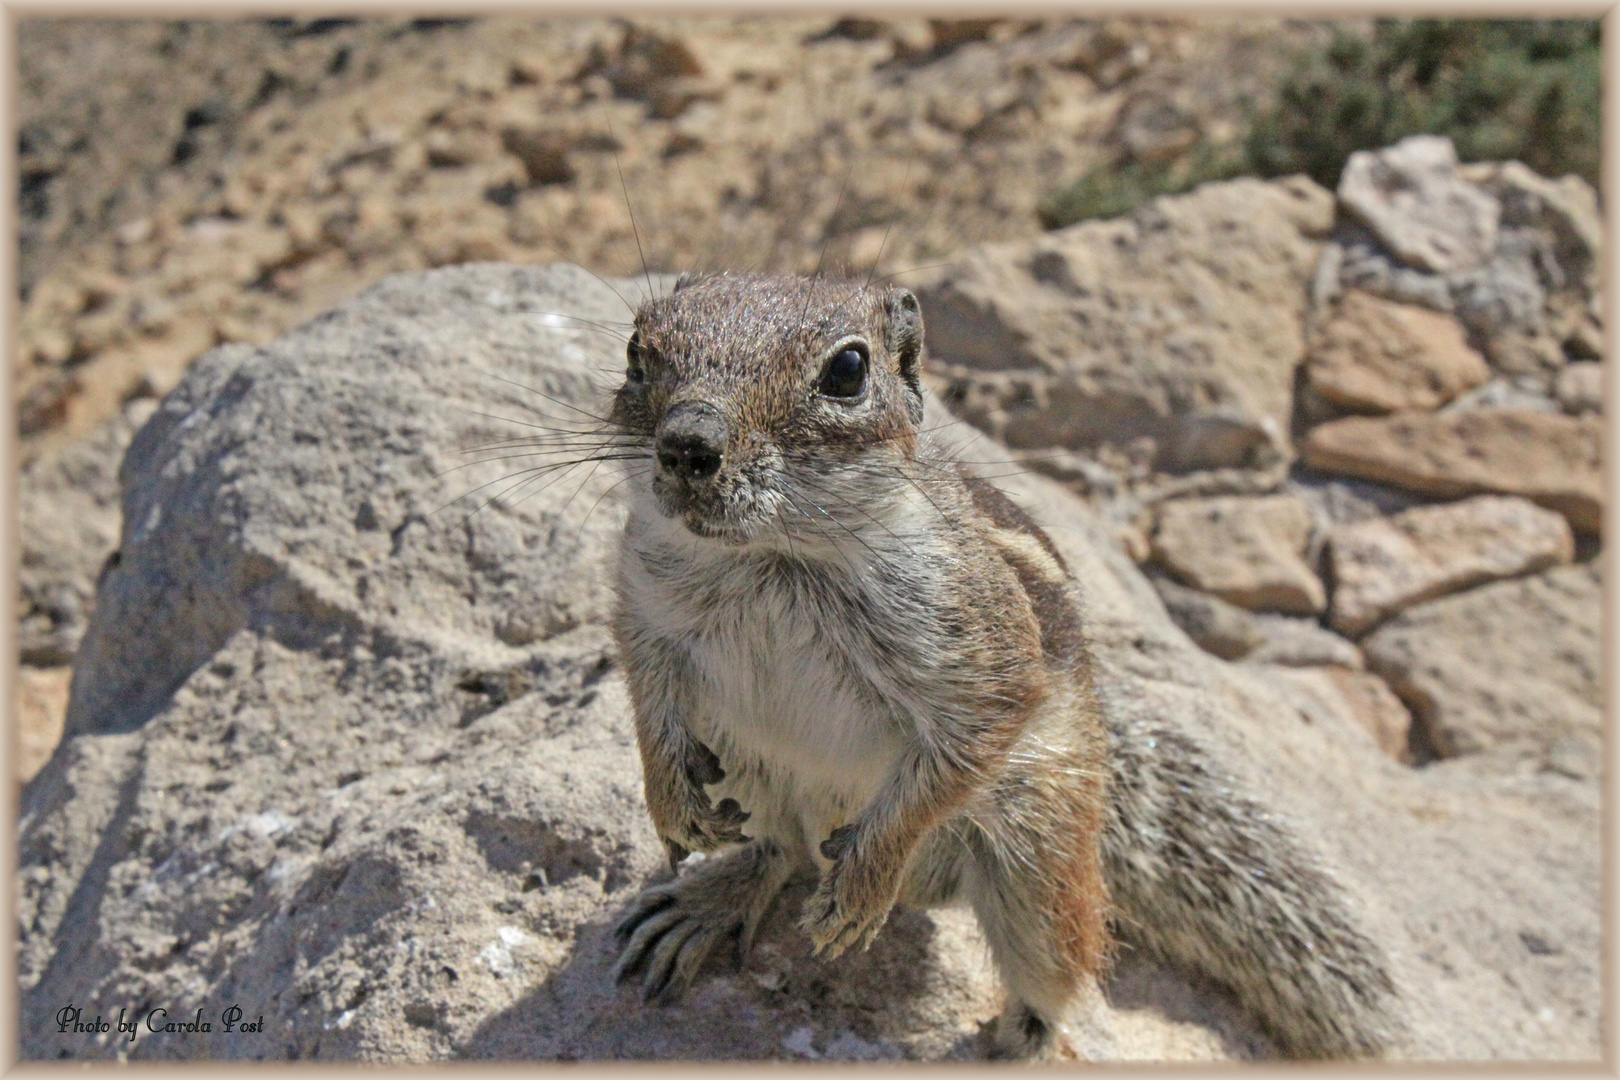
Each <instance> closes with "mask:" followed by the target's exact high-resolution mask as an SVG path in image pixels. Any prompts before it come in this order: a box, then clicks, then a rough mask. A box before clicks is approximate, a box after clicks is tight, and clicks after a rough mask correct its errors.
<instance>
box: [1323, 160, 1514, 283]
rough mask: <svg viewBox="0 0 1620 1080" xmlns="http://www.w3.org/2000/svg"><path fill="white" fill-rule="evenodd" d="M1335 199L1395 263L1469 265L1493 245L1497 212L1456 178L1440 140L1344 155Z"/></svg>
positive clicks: (1447, 269)
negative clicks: (1367, 231) (1359, 221)
mask: <svg viewBox="0 0 1620 1080" xmlns="http://www.w3.org/2000/svg"><path fill="white" fill-rule="evenodd" d="M1338 195H1339V202H1340V203H1341V204H1342V205H1343V206H1344V208H1345V209H1346V210H1348V211H1349V212H1350V213H1351V214H1353V215H1354V216H1355V217H1357V218H1358V219H1360V220H1361V221H1362V222H1364V223H1365V224H1366V225H1367V227H1368V228H1370V229H1372V230H1373V232H1375V233H1377V234H1378V239H1379V240H1380V241H1381V242H1382V243H1383V244H1384V246H1385V247H1387V248H1388V249H1389V250H1390V251H1391V252H1392V253H1394V254H1395V256H1396V257H1397V258H1399V259H1400V260H1401V261H1402V262H1405V263H1407V264H1408V265H1411V266H1415V267H1418V268H1419V269H1421V270H1428V271H1432V272H1434V273H1437V274H1449V273H1451V272H1453V271H1456V270H1463V269H1467V268H1468V267H1471V266H1477V265H1479V264H1480V263H1482V262H1484V261H1485V260H1486V259H1487V258H1488V257H1489V256H1490V254H1491V252H1492V251H1493V250H1494V249H1495V247H1496V229H1497V223H1498V221H1499V219H1500V217H1501V207H1500V206H1499V205H1498V203H1497V201H1496V200H1495V199H1493V198H1492V197H1491V196H1490V195H1488V194H1486V193H1485V192H1483V191H1481V190H1480V189H1479V188H1477V187H1475V186H1474V185H1472V184H1470V183H1468V182H1467V181H1465V180H1463V179H1462V178H1461V177H1459V176H1458V175H1457V152H1456V150H1455V149H1453V147H1452V145H1451V140H1450V139H1447V138H1444V137H1441V136H1436V135H1413V136H1410V137H1409V138H1405V139H1402V140H1401V141H1400V142H1398V143H1396V144H1395V145H1394V146H1391V147H1388V148H1386V149H1383V150H1358V151H1357V152H1355V153H1353V154H1351V155H1350V159H1349V161H1347V162H1346V163H1345V166H1344V172H1343V173H1342V174H1341V176H1340V178H1339V191H1338Z"/></svg>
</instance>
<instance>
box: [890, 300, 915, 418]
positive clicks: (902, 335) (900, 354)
mask: <svg viewBox="0 0 1620 1080" xmlns="http://www.w3.org/2000/svg"><path fill="white" fill-rule="evenodd" d="M883 307H884V312H885V313H886V314H887V315H888V323H887V325H886V326H885V328H884V333H885V336H886V337H887V343H888V346H889V352H890V353H892V354H893V355H894V356H895V357H897V358H898V359H899V361H900V377H901V378H902V379H904V380H905V383H906V389H907V390H909V391H910V392H911V393H910V397H911V417H912V421H913V422H915V423H921V422H922V412H923V399H922V344H923V319H922V305H921V304H919V303H917V297H916V294H915V293H913V292H912V291H911V290H910V289H903V288H901V287H900V286H898V285H896V286H895V287H894V288H892V289H890V290H889V295H888V296H886V297H884V300H883Z"/></svg>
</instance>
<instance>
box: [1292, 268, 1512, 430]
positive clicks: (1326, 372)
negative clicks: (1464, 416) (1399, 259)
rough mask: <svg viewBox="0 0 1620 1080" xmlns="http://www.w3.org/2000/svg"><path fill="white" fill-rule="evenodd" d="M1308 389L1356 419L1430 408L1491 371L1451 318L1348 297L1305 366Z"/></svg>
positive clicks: (1359, 294)
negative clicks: (1367, 414) (1357, 415)
mask: <svg viewBox="0 0 1620 1080" xmlns="http://www.w3.org/2000/svg"><path fill="white" fill-rule="evenodd" d="M1306 372H1307V375H1308V377H1309V379H1310V384H1311V388H1312V389H1314V390H1315V391H1316V392H1317V393H1319V394H1321V395H1322V396H1323V397H1324V398H1326V399H1327V400H1328V401H1330V402H1332V403H1333V404H1335V405H1337V406H1339V407H1340V408H1342V409H1346V410H1349V411H1352V412H1370V413H1389V412H1396V411H1398V410H1401V409H1433V408H1436V407H1438V406H1440V405H1444V404H1445V403H1446V402H1448V401H1450V400H1451V399H1452V398H1454V397H1456V396H1457V395H1458V394H1460V393H1462V392H1463V391H1465V390H1469V389H1471V388H1473V387H1475V386H1479V385H1480V384H1482V383H1484V382H1486V381H1487V380H1488V379H1489V378H1490V377H1491V372H1490V369H1489V368H1488V367H1486V365H1485V361H1484V359H1483V358H1482V357H1481V356H1480V355H1479V354H1478V353H1477V352H1475V351H1474V350H1473V349H1471V348H1469V347H1468V340H1467V337H1466V335H1465V334H1464V332H1463V328H1462V326H1461V325H1459V324H1458V322H1457V321H1456V320H1455V319H1453V318H1451V317H1450V316H1449V315H1442V314H1440V313H1439V312H1436V311H1430V310H1427V309H1425V308H1421V307H1416V306H1414V305H1411V304H1396V303H1392V302H1390V301H1388V300H1381V299H1379V298H1377V297H1375V296H1372V295H1370V294H1368V293H1365V292H1361V291H1359V290H1353V291H1351V292H1349V293H1347V294H1346V295H1345V297H1344V300H1343V302H1342V303H1341V304H1340V305H1339V310H1338V312H1337V313H1336V314H1335V315H1334V317H1333V318H1332V319H1331V320H1329V322H1328V323H1327V325H1326V326H1324V327H1323V328H1322V331H1321V334H1320V335H1319V336H1318V338H1317V340H1316V342H1315V343H1314V344H1313V345H1312V348H1311V357H1310V361H1309V362H1308V364H1307V366H1306Z"/></svg>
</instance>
